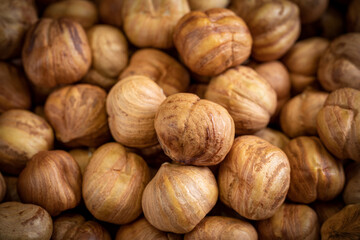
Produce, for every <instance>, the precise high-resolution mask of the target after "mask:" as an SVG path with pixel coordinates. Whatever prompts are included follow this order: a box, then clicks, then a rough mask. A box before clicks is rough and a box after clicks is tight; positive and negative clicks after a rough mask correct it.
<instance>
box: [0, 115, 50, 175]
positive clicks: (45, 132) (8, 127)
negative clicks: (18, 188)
mask: <svg viewBox="0 0 360 240" xmlns="http://www.w3.org/2000/svg"><path fill="white" fill-rule="evenodd" d="M53 143H54V134H53V131H52V129H51V127H50V125H49V124H48V123H47V122H46V121H45V119H43V118H42V117H39V116H37V115H35V114H34V113H32V112H29V111H27V110H18V109H13V110H9V111H6V112H4V113H3V114H1V115H0V171H1V172H5V173H9V174H19V173H20V171H21V170H22V169H23V168H24V167H25V165H26V162H27V161H28V160H29V159H30V158H31V157H32V156H33V155H35V154H36V153H38V152H39V151H44V150H49V149H51V148H52V147H53Z"/></svg>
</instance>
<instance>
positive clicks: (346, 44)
mask: <svg viewBox="0 0 360 240" xmlns="http://www.w3.org/2000/svg"><path fill="white" fill-rule="evenodd" d="M359 45H360V33H348V34H345V35H341V36H340V37H338V38H336V39H335V40H333V41H332V42H331V43H330V46H329V47H328V49H327V50H326V51H325V53H324V54H323V56H322V57H321V59H320V63H319V68H318V79H319V82H320V84H321V86H322V87H323V88H324V89H326V90H328V91H334V90H336V89H339V88H344V87H349V88H355V89H358V90H360V53H359V51H358V47H359Z"/></svg>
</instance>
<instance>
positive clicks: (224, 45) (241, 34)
mask: <svg viewBox="0 0 360 240" xmlns="http://www.w3.org/2000/svg"><path fill="white" fill-rule="evenodd" d="M174 44H175V47H176V49H177V50H178V52H179V54H180V57H181V58H182V60H183V61H184V63H185V65H186V66H188V67H189V68H190V69H191V71H193V72H195V73H197V74H199V75H205V76H215V75H218V74H219V73H221V72H223V71H225V70H226V69H228V68H230V67H234V66H237V65H239V64H241V63H243V62H244V61H245V60H246V59H247V58H248V57H249V55H250V51H251V45H252V38H251V35H250V32H249V30H248V27H247V26H246V24H245V22H244V21H243V20H242V19H241V18H240V17H238V16H236V15H235V13H233V12H232V11H230V10H228V9H223V8H215V9H210V10H208V11H205V12H201V11H192V12H190V13H188V14H186V15H185V16H184V17H182V18H181V19H180V20H179V22H178V23H177V25H176V27H175V30H174Z"/></svg>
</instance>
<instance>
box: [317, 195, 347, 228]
mask: <svg viewBox="0 0 360 240" xmlns="http://www.w3.org/2000/svg"><path fill="white" fill-rule="evenodd" d="M311 207H312V208H313V209H314V210H315V212H316V214H317V216H318V219H319V223H320V226H321V225H322V224H323V223H324V222H325V221H326V220H327V219H328V218H330V217H331V216H332V215H334V214H336V213H337V212H339V211H340V210H341V209H343V207H344V203H343V202H342V201H339V200H336V199H335V200H331V201H327V202H322V201H316V202H314V203H312V204H311Z"/></svg>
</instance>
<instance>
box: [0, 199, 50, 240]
mask: <svg viewBox="0 0 360 240" xmlns="http://www.w3.org/2000/svg"><path fill="white" fill-rule="evenodd" d="M52 231H53V222H52V219H51V216H50V215H49V213H47V212H46V211H45V210H44V209H43V208H41V207H39V206H36V205H33V204H23V203H19V202H5V203H2V204H0V239H7V240H18V239H22V240H37V239H50V238H51V234H52Z"/></svg>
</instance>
